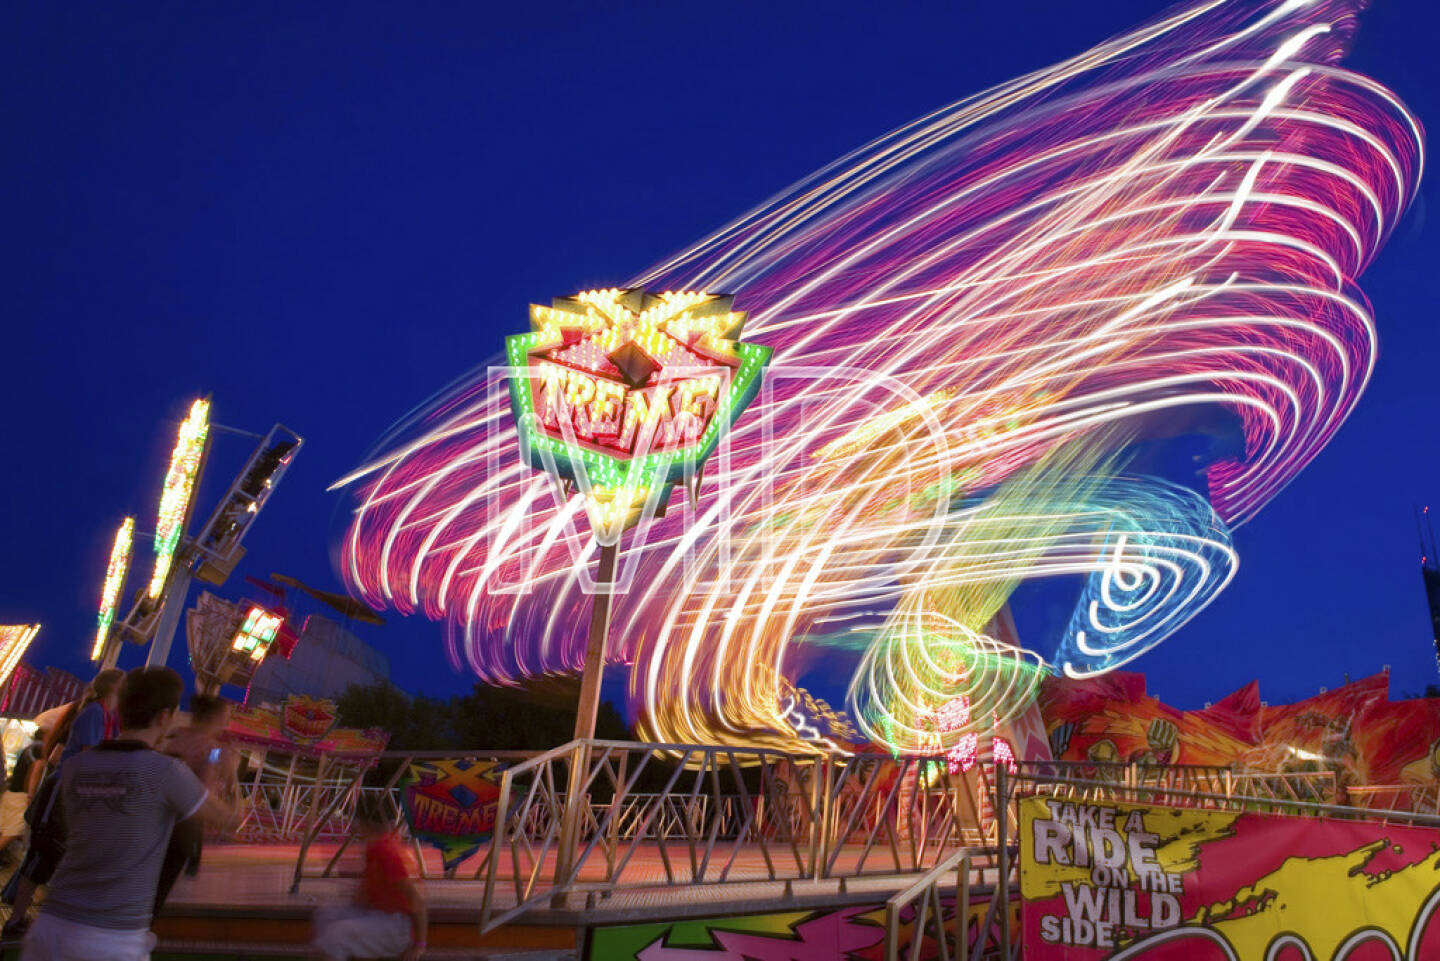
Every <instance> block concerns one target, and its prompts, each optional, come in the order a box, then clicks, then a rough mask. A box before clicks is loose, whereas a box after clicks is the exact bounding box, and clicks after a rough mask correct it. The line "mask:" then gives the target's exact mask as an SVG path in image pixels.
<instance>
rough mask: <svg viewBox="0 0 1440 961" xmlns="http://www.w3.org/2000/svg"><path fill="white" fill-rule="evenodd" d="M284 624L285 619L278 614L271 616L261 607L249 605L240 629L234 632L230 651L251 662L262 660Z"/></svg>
mask: <svg viewBox="0 0 1440 961" xmlns="http://www.w3.org/2000/svg"><path fill="white" fill-rule="evenodd" d="M284 622H285V618H283V617H282V616H280V615H279V614H272V613H270V612H269V611H267V610H265V608H263V607H256V606H254V605H251V607H250V610H249V611H248V612H246V614H245V620H244V621H243V622H241V624H240V629H239V630H238V631H236V632H235V639H234V640H233V641H231V642H230V650H231V651H234V652H237V653H239V654H241V655H244V656H247V657H249V658H250V659H251V660H253V661H259V660H263V659H264V657H265V654H266V653H267V652H268V651H269V650H270V645H271V644H273V643H274V642H275V636H276V635H277V634H279V633H280V625H281V624H283V623H284Z"/></svg>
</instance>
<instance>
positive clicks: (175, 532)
mask: <svg viewBox="0 0 1440 961" xmlns="http://www.w3.org/2000/svg"><path fill="white" fill-rule="evenodd" d="M209 432H210V402H209V401H208V400H197V401H196V402H195V403H194V404H192V405H191V406H190V416H189V417H187V418H185V422H184V423H183V424H181V425H180V432H179V435H178V436H177V437H176V439H175V450H174V452H173V453H172V454H171V455H170V468H169V470H167V471H166V472H165V485H164V487H162V488H161V491H160V513H159V517H158V519H157V520H156V522H155V573H154V574H152V575H151V576H150V587H149V589H148V590H147V591H146V594H147V596H148V597H149V598H150V599H151V600H152V601H153V600H158V599H159V597H160V594H161V592H162V591H164V589H165V581H166V578H168V577H169V575H170V566H171V564H172V563H173V561H174V559H175V551H176V549H177V548H178V547H179V544H180V538H181V537H182V536H183V535H184V533H185V519H186V518H187V517H189V515H190V498H191V496H192V495H193V494H194V492H195V479H196V477H198V476H199V474H200V461H201V460H202V458H203V457H204V454H205V438H206V436H207V435H208V434H209Z"/></svg>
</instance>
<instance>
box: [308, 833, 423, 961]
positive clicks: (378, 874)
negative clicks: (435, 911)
mask: <svg viewBox="0 0 1440 961" xmlns="http://www.w3.org/2000/svg"><path fill="white" fill-rule="evenodd" d="M355 829H356V833H357V834H359V835H361V836H363V837H364V838H365V839H366V844H365V873H364V875H363V876H362V878H361V881H360V885H359V887H358V888H357V889H356V891H355V899H354V901H353V902H352V903H350V904H347V905H343V906H337V907H331V908H322V909H320V910H319V911H317V912H315V942H314V944H315V947H316V949H317V950H318V951H319V952H320V956H321V957H322V958H324V959H325V961H351V959H352V958H377V957H378V958H393V957H397V956H398V957H399V958H400V959H401V961H418V959H419V958H420V957H421V955H423V954H424V953H425V933H426V929H427V927H428V925H429V918H428V915H427V912H426V908H425V895H424V893H423V892H422V891H421V890H420V885H419V883H418V882H417V881H416V879H415V873H416V872H415V865H414V864H413V862H412V859H411V858H410V857H409V856H408V855H407V854H406V852H405V849H404V847H403V846H402V845H401V844H400V841H399V839H398V838H396V837H395V832H394V831H392V830H390V828H389V827H388V826H387V825H386V824H385V823H384V821H383V820H382V819H381V818H380V817H379V816H378V813H377V812H376V811H374V810H373V809H364V808H362V809H361V810H357V811H356V814H355Z"/></svg>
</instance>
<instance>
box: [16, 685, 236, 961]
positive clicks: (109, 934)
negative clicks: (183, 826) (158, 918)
mask: <svg viewBox="0 0 1440 961" xmlns="http://www.w3.org/2000/svg"><path fill="white" fill-rule="evenodd" d="M183 690H184V684H183V682H182V681H181V680H180V675H179V674H177V673H175V672H174V671H172V670H171V669H170V668H168V667H142V668H137V669H136V670H133V671H131V672H130V673H129V674H128V675H126V677H125V682H124V684H123V685H122V686H121V689H120V704H119V707H120V736H119V737H117V738H116V739H115V740H113V741H103V742H101V743H100V744H96V745H95V746H94V747H92V748H90V749H89V750H87V751H85V752H83V753H81V754H77V755H75V756H74V757H72V758H70V759H69V760H67V761H66V762H65V764H64V766H63V767H62V768H61V770H60V800H61V804H62V805H63V810H64V812H65V826H66V830H67V832H68V837H67V842H66V847H65V854H64V856H63V857H62V858H61V859H60V864H59V866H58V867H57V868H56V869H55V877H54V878H53V879H52V880H51V882H50V891H49V894H48V895H47V896H46V898H45V903H44V904H43V905H42V906H41V908H40V914H39V916H38V917H36V919H35V923H34V924H32V925H31V926H30V930H29V932H28V933H27V934H26V936H25V946H24V948H23V949H22V951H21V954H20V961H147V959H149V957H150V948H151V946H152V945H153V944H154V940H155V939H154V936H153V935H151V933H150V912H151V909H152V908H153V907H154V904H155V886H156V883H157V882H158V881H159V878H160V863H161V861H162V860H163V859H164V857H165V846H166V843H167V842H168V841H169V840H170V832H171V830H172V829H173V828H174V826H175V822H176V821H183V820H185V819H186V818H191V817H196V816H200V817H204V818H205V819H206V820H208V821H211V822H212V823H216V824H219V825H222V826H229V825H232V824H233V823H234V822H235V820H236V819H235V812H234V809H233V808H232V807H231V806H230V805H229V804H227V803H226V802H225V801H223V800H221V799H220V798H218V797H215V796H212V795H210V794H209V792H207V791H206V790H205V788H204V786H202V785H201V784H200V781H199V779H197V778H196V777H195V775H194V774H193V773H191V771H190V769H189V768H188V767H186V766H185V765H184V764H183V763H181V762H180V761H178V760H176V759H175V758H173V757H168V756H166V755H164V754H161V753H160V752H159V751H157V750H155V745H157V744H158V743H159V742H160V740H161V738H163V737H164V736H165V734H166V732H167V731H168V730H169V729H170V725H171V723H172V722H173V721H174V720H175V712H176V709H177V708H178V707H179V706H180V694H181V692H182V691H183Z"/></svg>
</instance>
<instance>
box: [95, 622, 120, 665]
mask: <svg viewBox="0 0 1440 961" xmlns="http://www.w3.org/2000/svg"><path fill="white" fill-rule="evenodd" d="M123 643H124V642H123V641H121V640H120V635H119V634H118V633H117V632H114V631H112V632H111V633H110V636H109V637H107V638H106V639H105V650H104V653H102V654H101V655H100V670H102V671H108V670H109V669H110V668H112V667H114V666H115V664H116V662H118V661H119V660H120V645H121V644H123Z"/></svg>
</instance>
